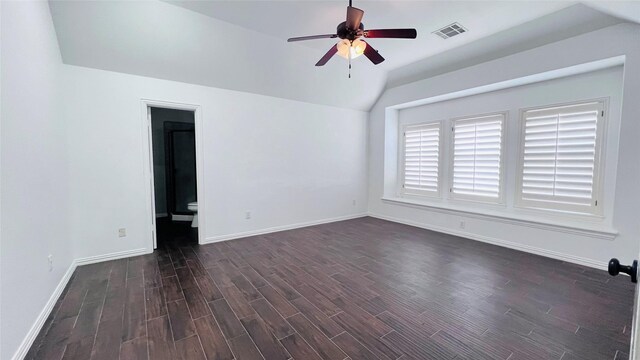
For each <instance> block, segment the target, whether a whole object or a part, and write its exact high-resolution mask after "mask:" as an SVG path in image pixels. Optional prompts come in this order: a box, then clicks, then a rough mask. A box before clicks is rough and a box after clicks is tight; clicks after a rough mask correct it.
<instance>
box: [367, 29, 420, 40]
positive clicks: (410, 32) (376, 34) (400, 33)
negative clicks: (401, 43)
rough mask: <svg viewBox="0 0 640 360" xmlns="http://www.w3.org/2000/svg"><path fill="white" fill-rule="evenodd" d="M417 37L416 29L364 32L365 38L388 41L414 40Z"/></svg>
mask: <svg viewBox="0 0 640 360" xmlns="http://www.w3.org/2000/svg"><path fill="white" fill-rule="evenodd" d="M417 36H418V32H417V31H416V29H378V30H365V32H364V37H366V38H370V39H373V38H388V39H415V38H416V37H417Z"/></svg>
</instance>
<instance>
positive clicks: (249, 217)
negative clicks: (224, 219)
mask: <svg viewBox="0 0 640 360" xmlns="http://www.w3.org/2000/svg"><path fill="white" fill-rule="evenodd" d="M244 218H245V219H247V220H249V219H251V211H247V212H246V213H244Z"/></svg>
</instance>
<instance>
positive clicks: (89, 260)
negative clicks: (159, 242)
mask: <svg viewBox="0 0 640 360" xmlns="http://www.w3.org/2000/svg"><path fill="white" fill-rule="evenodd" d="M148 253H149V249H147V248H140V249H133V250H125V251H119V252H114V253H109V254H104V255H96V256H88V257H83V258H79V259H76V261H75V263H76V265H77V266H80V265H88V264H94V263H98V262H103V261H109V260H118V259H122V258H127V257H132V256H138V255H144V254H148Z"/></svg>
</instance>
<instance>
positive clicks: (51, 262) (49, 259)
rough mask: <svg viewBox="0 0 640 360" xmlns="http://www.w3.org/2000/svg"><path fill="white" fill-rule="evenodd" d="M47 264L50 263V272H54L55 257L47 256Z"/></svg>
mask: <svg viewBox="0 0 640 360" xmlns="http://www.w3.org/2000/svg"><path fill="white" fill-rule="evenodd" d="M47 262H48V263H49V272H51V271H53V255H51V254H49V256H47Z"/></svg>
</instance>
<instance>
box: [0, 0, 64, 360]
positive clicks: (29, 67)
mask: <svg viewBox="0 0 640 360" xmlns="http://www.w3.org/2000/svg"><path fill="white" fill-rule="evenodd" d="M1 16H2V19H1V21H0V22H1V24H2V25H1V26H2V29H1V31H0V32H1V34H2V39H1V41H0V42H1V47H2V50H1V52H2V59H1V68H2V70H1V71H2V74H1V79H2V80H1V88H2V101H1V102H2V106H1V108H2V110H1V111H2V113H1V120H2V121H1V123H0V127H1V130H0V133H1V141H0V143H1V149H0V153H1V162H2V173H1V174H0V176H1V179H0V182H1V184H2V188H1V192H0V198H1V199H2V204H1V210H0V213H1V218H0V232H1V238H2V244H1V251H0V252H1V254H2V255H1V256H2V257H1V259H0V268H1V274H2V278H1V279H0V288H1V290H2V291H1V294H2V295H1V297H2V298H1V303H2V305H1V306H2V311H1V312H2V320H1V321H0V329H1V332H2V338H1V341H0V347H1V351H0V358H2V359H10V358H12V356H13V355H14V352H15V351H16V349H17V348H18V347H19V345H20V343H21V342H22V341H23V339H24V338H25V336H26V334H27V333H28V331H29V329H30V328H31V326H32V325H33V324H34V322H35V321H36V318H37V317H38V315H39V314H40V312H41V311H42V310H43V308H44V307H45V304H46V303H47V301H48V300H49V298H50V296H51V295H52V293H54V290H55V289H56V286H57V285H58V283H59V282H60V280H61V279H62V277H63V275H64V274H65V271H66V270H67V269H68V267H69V265H70V264H71V262H72V260H73V251H72V249H71V242H70V240H69V236H68V235H69V231H68V229H69V226H70V224H69V221H68V191H67V190H68V189H67V186H68V169H67V159H66V145H65V136H66V133H65V132H66V129H65V122H64V120H63V119H62V118H61V117H60V116H59V105H60V104H59V101H58V89H59V88H58V85H59V81H60V70H61V67H62V61H61V58H60V53H59V51H58V45H57V42H56V37H55V33H54V30H53V25H52V21H51V16H50V14H49V8H48V6H47V3H46V2H23V3H19V2H3V3H2V15H1ZM49 254H51V255H53V260H54V269H53V271H51V272H50V271H49V267H48V263H47V256H48V255H49Z"/></svg>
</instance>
